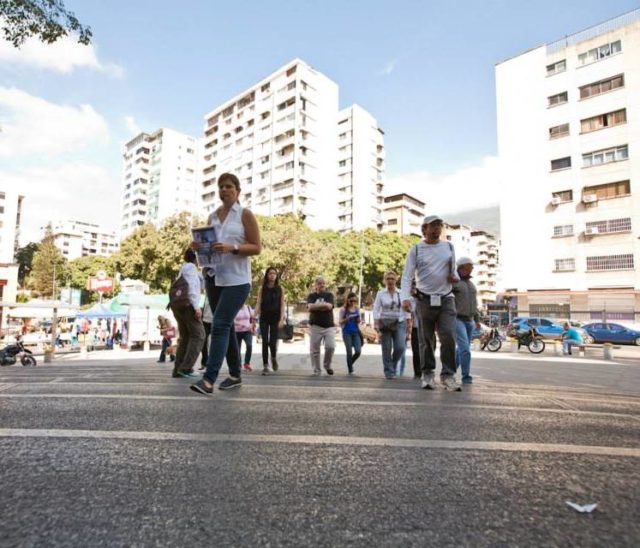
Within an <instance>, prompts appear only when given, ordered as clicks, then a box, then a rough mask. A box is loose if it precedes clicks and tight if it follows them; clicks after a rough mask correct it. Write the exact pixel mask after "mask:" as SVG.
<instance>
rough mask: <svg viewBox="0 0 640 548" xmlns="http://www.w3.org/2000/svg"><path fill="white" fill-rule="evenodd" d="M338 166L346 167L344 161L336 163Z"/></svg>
mask: <svg viewBox="0 0 640 548" xmlns="http://www.w3.org/2000/svg"><path fill="white" fill-rule="evenodd" d="M338 166H339V167H346V166H347V161H346V160H340V161H339V162H338Z"/></svg>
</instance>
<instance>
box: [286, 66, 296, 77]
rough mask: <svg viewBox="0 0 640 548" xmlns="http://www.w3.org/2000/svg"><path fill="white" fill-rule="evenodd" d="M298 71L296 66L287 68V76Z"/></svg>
mask: <svg viewBox="0 0 640 548" xmlns="http://www.w3.org/2000/svg"><path fill="white" fill-rule="evenodd" d="M295 73H296V66H295V65H294V66H292V67H291V68H290V69H289V70H287V76H291V75H292V74H295Z"/></svg>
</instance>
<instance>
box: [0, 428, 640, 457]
mask: <svg viewBox="0 0 640 548" xmlns="http://www.w3.org/2000/svg"><path fill="white" fill-rule="evenodd" d="M0 437H5V438H68V439H77V438H90V439H120V440H145V441H147V440H153V441H195V442H205V443H207V442H209V443H210V442H236V443H238V442H239V443H285V444H307V445H309V444H311V445H359V446H369V447H409V448H417V449H449V450H472V451H519V452H527V453H563V454H572V455H596V456H607V457H632V458H640V448H636V447H607V446H597V445H595V446H594V445H570V444H552V443H519V442H503V441H466V440H428V439H406V438H366V437H353V436H310V435H286V434H196V433H186V432H135V431H118V430H62V429H56V430H44V429H24V428H2V429H0Z"/></svg>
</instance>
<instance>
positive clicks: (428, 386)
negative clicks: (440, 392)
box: [421, 373, 436, 390]
mask: <svg viewBox="0 0 640 548" xmlns="http://www.w3.org/2000/svg"><path fill="white" fill-rule="evenodd" d="M421 386H422V388H424V389H425V390H435V388H436V382H435V375H434V374H433V373H423V374H422V383H421Z"/></svg>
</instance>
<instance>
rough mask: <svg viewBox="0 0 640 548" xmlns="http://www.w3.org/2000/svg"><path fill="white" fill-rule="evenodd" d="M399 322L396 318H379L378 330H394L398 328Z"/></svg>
mask: <svg viewBox="0 0 640 548" xmlns="http://www.w3.org/2000/svg"><path fill="white" fill-rule="evenodd" d="M399 324H400V320H399V319H398V318H380V331H390V332H394V331H396V330H397V329H398V325H399Z"/></svg>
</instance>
